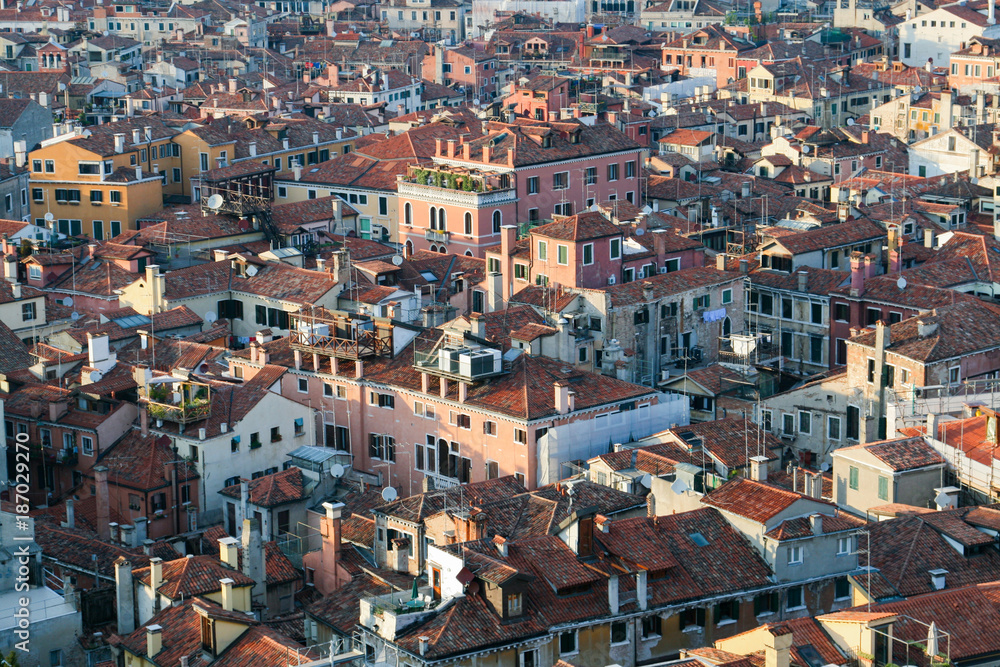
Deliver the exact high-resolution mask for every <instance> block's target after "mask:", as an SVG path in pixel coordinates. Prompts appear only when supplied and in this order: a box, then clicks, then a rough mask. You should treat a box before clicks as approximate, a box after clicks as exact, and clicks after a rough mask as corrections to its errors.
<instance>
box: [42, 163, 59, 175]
mask: <svg viewBox="0 0 1000 667" xmlns="http://www.w3.org/2000/svg"><path fill="white" fill-rule="evenodd" d="M45 173H46V174H54V173H56V162H55V160H46V161H45Z"/></svg>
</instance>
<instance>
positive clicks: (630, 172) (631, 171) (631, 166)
mask: <svg viewBox="0 0 1000 667" xmlns="http://www.w3.org/2000/svg"><path fill="white" fill-rule="evenodd" d="M625 178H635V160H632V161H630V162H626V163H625Z"/></svg>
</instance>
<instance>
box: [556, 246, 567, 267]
mask: <svg viewBox="0 0 1000 667" xmlns="http://www.w3.org/2000/svg"><path fill="white" fill-rule="evenodd" d="M556 262H557V263H559V264H562V265H563V266H565V265H567V264H569V248H568V247H567V246H564V245H557V246H556Z"/></svg>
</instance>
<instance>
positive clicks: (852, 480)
mask: <svg viewBox="0 0 1000 667" xmlns="http://www.w3.org/2000/svg"><path fill="white" fill-rule="evenodd" d="M859 472H860V471H859V470H858V468H857V466H851V469H850V470H849V471H848V475H849V477H848V480H847V483H848V485H849V486H850V487H851V490H852V491H857V490H858V486H859V484H858V474H859Z"/></svg>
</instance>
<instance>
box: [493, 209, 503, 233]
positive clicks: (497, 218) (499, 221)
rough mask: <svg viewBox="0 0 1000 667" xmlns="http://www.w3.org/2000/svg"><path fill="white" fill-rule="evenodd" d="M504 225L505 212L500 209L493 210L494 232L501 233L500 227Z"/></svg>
mask: <svg viewBox="0 0 1000 667" xmlns="http://www.w3.org/2000/svg"><path fill="white" fill-rule="evenodd" d="M502 226H503V214H501V213H500V211H493V233H494V234H499V233H500V227H502Z"/></svg>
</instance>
